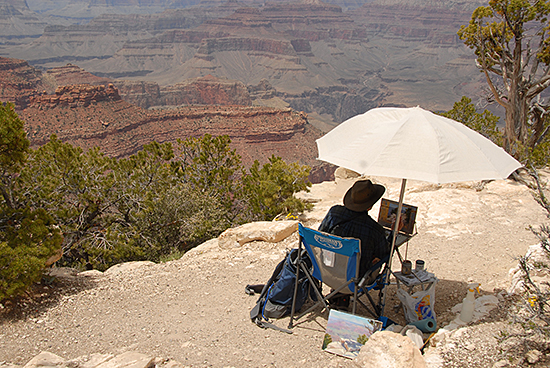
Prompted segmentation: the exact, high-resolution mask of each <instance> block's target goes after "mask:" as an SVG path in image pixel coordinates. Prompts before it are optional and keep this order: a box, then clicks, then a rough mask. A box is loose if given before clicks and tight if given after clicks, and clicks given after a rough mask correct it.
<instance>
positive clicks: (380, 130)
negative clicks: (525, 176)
mask: <svg viewBox="0 0 550 368" xmlns="http://www.w3.org/2000/svg"><path fill="white" fill-rule="evenodd" d="M317 148H318V151H319V159H320V160H323V161H327V162H330V163H332V164H335V165H337V166H342V167H345V168H347V169H350V170H353V171H355V172H358V173H360V174H365V175H372V176H386V177H393V178H403V179H414V180H422V181H428V182H432V183H451V182H459V181H470V180H484V179H487V180H488V179H506V178H507V177H508V176H509V175H510V174H511V173H512V172H514V171H515V170H516V169H518V168H520V167H521V166H522V165H521V164H520V163H519V162H518V161H516V160H515V159H514V158H513V157H512V156H510V155H509V154H508V153H506V151H504V150H503V149H502V148H501V147H498V146H497V145H495V144H494V143H493V142H491V141H490V140H489V139H487V138H485V137H483V136H482V135H481V134H479V133H477V132H476V131H474V130H472V129H470V128H468V127H466V126H465V125H464V124H461V123H459V122H457V121H454V120H452V119H448V118H445V117H443V116H439V115H436V114H434V113H432V112H430V111H426V110H424V109H422V108H420V107H412V108H390V107H387V108H384V107H382V108H376V109H372V110H369V111H367V112H366V113H364V114H361V115H357V116H354V117H352V118H350V119H348V120H346V121H344V122H343V123H341V124H340V125H338V126H337V127H336V128H334V129H333V130H331V131H330V132H329V133H327V134H326V135H324V136H323V137H321V138H319V139H318V140H317Z"/></svg>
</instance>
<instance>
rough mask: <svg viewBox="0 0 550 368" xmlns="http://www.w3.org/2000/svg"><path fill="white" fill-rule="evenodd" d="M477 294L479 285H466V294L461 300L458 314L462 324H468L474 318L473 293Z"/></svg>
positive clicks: (474, 300)
mask: <svg viewBox="0 0 550 368" xmlns="http://www.w3.org/2000/svg"><path fill="white" fill-rule="evenodd" d="M476 291H477V292H478V293H479V284H478V283H472V284H470V285H468V292H467V293H466V298H464V299H463V300H462V311H461V312H460V319H461V320H462V321H463V322H466V323H468V322H470V321H471V320H472V317H473V316H474V309H475V302H476V299H475V292H476Z"/></svg>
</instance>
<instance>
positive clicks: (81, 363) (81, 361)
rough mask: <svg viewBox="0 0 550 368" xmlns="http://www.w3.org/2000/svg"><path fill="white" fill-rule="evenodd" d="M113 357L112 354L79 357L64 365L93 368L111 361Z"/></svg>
mask: <svg viewBox="0 0 550 368" xmlns="http://www.w3.org/2000/svg"><path fill="white" fill-rule="evenodd" d="M113 357H114V356H113V355H112V354H99V353H95V354H92V355H87V356H81V357H78V358H76V359H73V360H70V361H68V362H67V363H66V364H65V365H66V366H67V367H75V368H76V367H78V368H95V367H97V366H98V365H100V364H103V363H105V362H106V361H108V360H109V359H112V358H113Z"/></svg>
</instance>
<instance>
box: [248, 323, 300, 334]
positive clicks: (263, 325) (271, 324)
mask: <svg viewBox="0 0 550 368" xmlns="http://www.w3.org/2000/svg"><path fill="white" fill-rule="evenodd" d="M255 323H256V324H257V325H258V326H260V327H261V328H271V329H273V330H277V331H281V332H286V333H287V334H292V333H293V332H294V331H291V330H289V329H286V328H282V327H279V326H275V325H274V324H273V323H269V322H265V321H262V320H260V319H256V322H255Z"/></svg>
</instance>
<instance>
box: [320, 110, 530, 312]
mask: <svg viewBox="0 0 550 368" xmlns="http://www.w3.org/2000/svg"><path fill="white" fill-rule="evenodd" d="M317 148H318V151H319V157H318V158H319V159H320V160H323V161H327V162H330V163H332V164H335V165H337V166H342V167H345V168H347V169H350V170H353V171H355V172H358V173H360V174H363V175H372V176H386V177H392V178H401V179H403V180H402V184H401V192H400V194H399V205H398V209H397V218H396V221H395V224H399V223H400V221H399V219H400V217H401V208H402V205H403V197H404V194H405V186H406V183H407V179H414V180H422V181H428V182H432V183H452V182H459V181H470V180H489V179H506V178H507V177H508V176H510V174H511V173H512V172H514V171H515V170H517V169H518V168H520V167H522V165H521V164H520V163H519V162H518V161H517V160H515V159H514V158H513V157H512V156H510V155H509V154H508V153H506V151H504V150H503V149H502V148H500V147H498V146H497V145H495V144H494V143H493V142H491V141H490V140H489V139H487V138H485V137H483V136H482V135H481V134H479V133H477V132H475V131H474V130H472V129H470V128H468V127H466V126H465V125H464V124H461V123H459V122H457V121H454V120H452V119H448V118H445V117H443V116H439V115H436V114H434V113H432V112H429V111H426V110H423V109H421V108H420V107H413V108H391V107H386V108H384V107H382V108H376V109H372V110H369V111H367V112H366V113H364V114H361V115H357V116H354V117H352V118H350V119H348V120H346V121H344V122H343V123H341V124H340V125H338V126H337V127H336V128H334V129H333V130H331V131H330V132H329V133H327V134H325V135H324V136H323V137H321V138H319V139H318V140H317ZM394 230H395V228H394ZM396 236H397V232H396V231H394V232H393V239H392V242H391V250H390V259H389V262H388V265H389V267H388V268H387V271H386V272H387V276H388V275H389V272H390V269H391V264H392V258H393V253H394V250H395V240H396ZM385 299H386V294H385V293H384V303H383V304H382V311H381V315H383V313H384V304H385Z"/></svg>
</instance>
